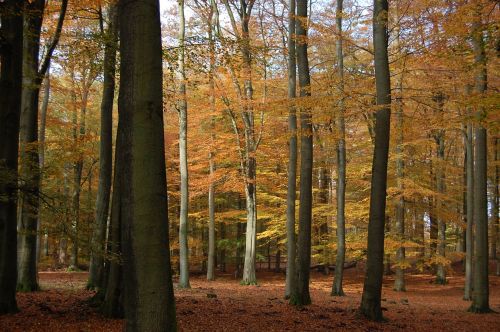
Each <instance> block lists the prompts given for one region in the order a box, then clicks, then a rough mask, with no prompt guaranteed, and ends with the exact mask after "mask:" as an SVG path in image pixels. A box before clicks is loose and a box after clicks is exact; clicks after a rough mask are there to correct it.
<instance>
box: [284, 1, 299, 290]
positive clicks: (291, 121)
mask: <svg viewBox="0 0 500 332" xmlns="http://www.w3.org/2000/svg"><path fill="white" fill-rule="evenodd" d="M295 11H296V5H295V0H290V3H289V12H288V99H289V102H290V105H289V108H288V131H289V135H290V136H289V142H288V144H289V146H288V187H287V196H286V240H287V242H286V250H287V256H288V257H287V261H286V283H285V298H289V297H290V294H291V291H292V289H295V287H296V283H297V275H296V274H297V268H296V257H297V247H296V236H295V201H296V200H297V114H296V107H295V103H294V99H295V97H296V95H297V60H296V50H295Z"/></svg>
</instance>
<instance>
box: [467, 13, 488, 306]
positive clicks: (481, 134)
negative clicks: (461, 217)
mask: <svg viewBox="0 0 500 332" xmlns="http://www.w3.org/2000/svg"><path fill="white" fill-rule="evenodd" d="M473 10H474V21H473V23H472V48H473V51H474V66H475V92H476V93H477V94H478V95H482V94H484V93H485V92H486V88H487V76H486V54H485V50H484V39H483V25H482V14H481V11H482V6H481V5H480V4H477V5H476V6H475V8H474V9H473ZM484 113H485V111H484V108H483V107H481V106H479V107H478V110H477V112H476V121H477V123H476V128H475V135H474V145H475V153H474V224H475V232H474V233H475V238H474V242H475V243H474V250H475V252H474V253H475V257H476V259H475V264H474V267H473V273H474V276H473V285H474V288H473V290H472V305H471V306H470V308H469V311H471V312H478V313H483V312H490V311H491V309H490V304H489V281H488V204H487V200H488V198H487V156H488V150H487V146H486V142H487V138H486V128H485V127H484V125H483V124H482V123H481V121H482V120H483V117H484V116H485V114H484Z"/></svg>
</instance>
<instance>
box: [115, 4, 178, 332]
mask: <svg viewBox="0 0 500 332" xmlns="http://www.w3.org/2000/svg"><path fill="white" fill-rule="evenodd" d="M119 13H120V38H121V43H120V54H121V66H120V94H119V103H118V109H119V122H120V125H121V126H123V127H122V130H123V133H124V134H123V149H120V150H119V151H117V154H119V155H120V158H123V162H124V166H123V170H122V172H123V173H122V176H120V178H121V181H120V182H121V183H123V184H124V186H123V187H122V188H121V192H120V220H121V222H122V227H121V228H122V236H121V239H122V249H123V263H124V264H123V275H124V304H125V318H126V330H127V331H175V330H176V329H177V324H176V318H175V302H174V292H173V285H172V275H171V268H170V251H169V235H168V215H167V188H166V174H165V147H164V134H163V130H164V129H163V101H162V92H163V88H162V48H161V23H160V12H159V3H158V1H157V0H142V1H138V0H130V1H120V2H119ZM125 184H126V186H125Z"/></svg>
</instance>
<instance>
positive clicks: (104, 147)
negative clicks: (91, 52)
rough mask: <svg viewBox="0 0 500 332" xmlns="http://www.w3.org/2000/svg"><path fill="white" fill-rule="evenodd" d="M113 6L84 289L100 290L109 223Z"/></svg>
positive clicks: (115, 38) (112, 8)
mask: <svg viewBox="0 0 500 332" xmlns="http://www.w3.org/2000/svg"><path fill="white" fill-rule="evenodd" d="M117 19H118V16H117V11H116V5H110V7H109V25H108V28H107V31H106V33H105V35H104V38H105V43H104V64H103V66H104V68H103V71H104V81H103V91H102V100H101V132H100V145H99V184H98V188H97V199H96V213H95V226H94V227H95V228H94V233H93V236H92V248H91V250H92V257H91V262H90V272H89V280H88V283H87V288H89V289H97V290H99V289H100V288H102V286H103V285H102V284H101V282H102V280H103V269H104V253H105V248H104V246H105V243H104V242H105V237H106V226H107V222H108V213H109V201H110V195H111V180H112V174H113V166H112V164H113V101H114V96H115V73H116V48H117V46H118V24H117V23H118V22H117Z"/></svg>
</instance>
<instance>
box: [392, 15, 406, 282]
mask: <svg viewBox="0 0 500 332" xmlns="http://www.w3.org/2000/svg"><path fill="white" fill-rule="evenodd" d="M396 8H397V7H396ZM398 14H399V13H397V15H396V17H397V18H398V19H399V15H398ZM395 30H396V31H395V34H396V48H397V50H398V56H403V53H402V51H401V45H400V41H399V34H400V27H399V25H397V26H396V29H395ZM399 70H400V71H401V74H400V75H398V78H397V82H396V94H397V96H396V130H397V139H396V140H397V142H396V178H397V180H396V181H397V188H398V191H399V195H400V197H399V198H398V199H397V202H396V225H395V226H396V227H395V228H396V236H397V239H398V241H399V242H400V247H399V248H398V249H397V251H396V260H397V264H396V276H395V278H394V290H395V291H396V292H404V291H406V285H405V269H404V264H405V256H406V255H405V254H406V253H405V247H404V245H403V243H404V240H405V199H404V195H403V190H404V185H403V178H404V147H403V143H404V136H403V133H404V126H403V122H404V119H403V71H404V68H401V67H400V68H399Z"/></svg>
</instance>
